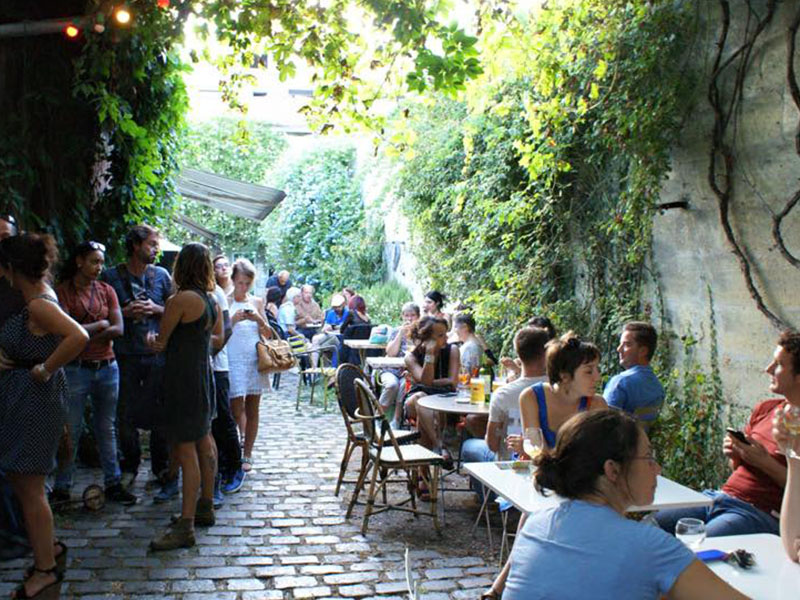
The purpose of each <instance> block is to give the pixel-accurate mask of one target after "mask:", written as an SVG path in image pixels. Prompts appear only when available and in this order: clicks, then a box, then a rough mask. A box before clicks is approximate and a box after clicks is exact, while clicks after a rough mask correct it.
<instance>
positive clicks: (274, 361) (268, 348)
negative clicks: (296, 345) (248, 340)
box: [256, 327, 295, 373]
mask: <svg viewBox="0 0 800 600" xmlns="http://www.w3.org/2000/svg"><path fill="white" fill-rule="evenodd" d="M269 332H270V338H269V339H265V338H264V336H263V335H262V336H261V339H260V340H259V341H258V342H256V352H257V353H258V372H259V373H275V372H278V371H288V370H289V369H291V368H292V367H293V366H294V365H295V359H294V355H293V354H292V347H291V346H290V345H289V342H287V341H286V340H283V339H281V336H280V335H278V332H277V331H275V330H274V329H273V328H272V327H269Z"/></svg>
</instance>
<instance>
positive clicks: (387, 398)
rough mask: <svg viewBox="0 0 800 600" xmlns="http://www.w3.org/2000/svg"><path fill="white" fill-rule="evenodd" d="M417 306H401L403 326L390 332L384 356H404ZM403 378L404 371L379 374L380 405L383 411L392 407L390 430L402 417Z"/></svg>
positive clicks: (417, 313) (408, 304)
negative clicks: (392, 414)
mask: <svg viewBox="0 0 800 600" xmlns="http://www.w3.org/2000/svg"><path fill="white" fill-rule="evenodd" d="M419 314H420V313H419V306H417V305H416V304H414V303H413V302H406V303H405V304H403V308H402V310H401V315H402V318H403V324H402V325H401V326H400V327H398V328H397V329H395V330H394V331H393V332H392V335H391V337H390V339H389V343H388V344H387V345H386V356H391V357H395V356H405V354H406V352H408V349H409V347H410V345H411V330H412V328H413V327H414V323H415V322H416V321H417V319H419ZM404 376H405V370H404V369H385V370H381V372H380V381H381V397H380V403H381V407H382V408H383V410H384V411H386V410H388V409H389V408H390V407H392V406H394V417H393V419H392V428H394V429H398V428H399V427H400V422H401V420H402V418H401V417H402V415H403V394H401V393H400V385H401V383H403V382H404V381H405V380H404Z"/></svg>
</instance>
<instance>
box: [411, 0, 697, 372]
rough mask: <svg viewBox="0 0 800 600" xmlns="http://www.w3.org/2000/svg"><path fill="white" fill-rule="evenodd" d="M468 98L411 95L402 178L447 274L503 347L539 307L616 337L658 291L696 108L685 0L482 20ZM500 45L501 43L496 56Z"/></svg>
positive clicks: (417, 221)
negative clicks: (683, 143)
mask: <svg viewBox="0 0 800 600" xmlns="http://www.w3.org/2000/svg"><path fill="white" fill-rule="evenodd" d="M482 25H483V27H484V37H482V40H484V41H485V43H486V44H487V46H486V47H483V48H481V50H482V52H483V54H484V56H486V57H487V58H486V61H485V63H486V64H485V66H486V71H487V74H486V76H484V77H482V78H481V79H479V80H478V81H477V82H476V84H475V85H474V86H471V87H470V89H469V92H468V97H469V102H468V103H467V102H458V101H454V100H450V99H447V98H441V97H440V98H438V99H437V103H436V105H435V106H434V107H433V108H427V107H425V106H424V105H423V106H419V105H411V106H409V107H408V112H409V115H410V123H409V124H408V126H407V128H406V130H405V133H404V135H405V137H404V139H405V140H408V141H410V142H411V143H410V147H411V148H412V150H411V152H407V153H406V154H405V155H403V158H402V159H401V169H400V175H399V178H398V181H397V185H396V192H395V193H396V194H397V195H398V196H399V197H400V198H401V199H402V201H403V203H404V206H405V209H406V212H407V214H408V216H409V217H410V219H411V222H412V233H413V236H414V243H415V247H416V251H415V254H416V256H417V257H418V258H419V260H420V261H421V263H422V265H423V267H424V268H425V270H426V273H427V275H428V277H429V280H430V284H431V285H432V286H433V287H437V288H443V289H444V291H446V292H448V293H449V294H450V295H451V296H452V297H454V298H457V299H460V300H462V301H465V302H466V303H467V304H470V305H472V306H473V307H474V309H475V311H476V313H477V316H478V320H479V322H480V323H482V324H483V325H484V327H485V330H484V332H485V333H486V335H487V336H488V337H489V339H490V343H491V344H492V345H493V346H495V347H496V348H500V347H501V346H503V345H504V344H505V345H506V346H507V345H508V344H509V341H510V340H511V339H512V337H513V332H514V331H515V330H516V329H517V328H518V327H519V326H520V325H521V324H522V323H524V322H525V321H527V319H528V318H530V317H531V316H532V315H534V314H546V315H548V316H550V317H552V318H554V319H555V320H556V321H557V322H558V324H559V325H560V326H561V327H562V328H567V327H568V328H574V329H576V330H578V331H580V332H581V333H582V334H583V335H585V336H586V337H587V338H589V339H592V340H594V341H596V342H598V343H599V344H600V345H601V346H602V348H603V350H604V362H603V367H604V368H605V370H606V372H610V371H612V370H614V369H615V368H616V358H615V354H614V352H613V349H614V348H615V346H616V340H617V338H618V335H619V328H620V325H621V323H622V322H623V321H625V320H627V319H631V318H635V317H646V316H647V315H648V314H649V311H650V306H649V305H648V304H647V302H646V301H645V300H643V296H644V294H643V289H644V286H645V285H646V284H647V280H648V275H647V265H648V259H649V256H650V243H651V223H652V218H651V217H652V210H653V207H654V204H655V200H656V199H657V197H658V193H659V189H660V185H661V182H662V180H663V178H664V176H665V175H666V173H667V172H668V170H669V152H670V147H671V145H672V144H673V143H674V141H675V139H676V136H677V134H678V131H679V130H680V126H681V119H682V117H683V115H684V114H685V112H686V110H687V104H688V100H687V99H688V98H689V97H690V89H691V82H692V73H691V72H690V71H689V70H688V69H686V68H685V66H684V62H683V60H682V52H683V49H684V48H685V46H686V42H687V39H689V38H688V36H690V35H691V31H692V26H691V19H690V15H689V14H688V13H687V8H686V7H685V6H684V5H683V4H681V3H675V2H672V1H661V2H650V1H640V2H604V1H600V0H596V1H594V0H583V1H581V2H578V1H572V0H561V1H559V2H550V3H547V5H546V6H545V7H543V8H541V9H540V10H539V11H538V12H536V13H535V14H534V15H531V16H529V15H519V14H514V15H511V16H509V15H508V14H507V13H504V14H503V18H502V21H501V22H498V21H497V20H495V21H492V19H491V18H489V17H488V16H487V17H486V18H485V19H484V20H483V22H482ZM488 57H492V58H491V59H489V58H488Z"/></svg>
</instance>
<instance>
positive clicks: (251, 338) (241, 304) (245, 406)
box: [227, 258, 269, 472]
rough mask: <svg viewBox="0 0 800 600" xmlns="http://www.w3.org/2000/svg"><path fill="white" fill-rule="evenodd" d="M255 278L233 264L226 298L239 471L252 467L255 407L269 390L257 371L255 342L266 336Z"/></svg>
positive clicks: (243, 265) (244, 264)
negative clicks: (253, 291) (239, 447)
mask: <svg viewBox="0 0 800 600" xmlns="http://www.w3.org/2000/svg"><path fill="white" fill-rule="evenodd" d="M255 278H256V268H255V267H254V266H253V263H251V262H250V261H249V260H247V259H246V258H240V259H238V260H237V261H236V262H235V263H233V276H232V279H233V293H232V294H231V295H230V296H228V304H229V305H230V314H231V325H232V326H233V334H232V335H231V338H230V340H228V345H227V350H228V364H229V368H230V372H229V373H230V383H231V389H230V393H229V397H230V399H231V411H232V412H233V418H234V419H235V420H236V423H237V425H238V426H239V434H240V435H241V436H242V437H243V438H244V443H243V444H242V454H243V456H242V470H243V471H245V472H248V471H250V469H251V468H252V465H253V461H252V458H251V457H252V455H253V445H254V444H255V441H256V435H258V406H259V402H260V401H261V393H262V392H263V391H264V390H265V389H269V377H268V376H267V374H266V373H263V374H262V373H259V372H258V354H257V353H256V342H258V340H259V336H260V335H261V334H266V335H268V333H267V331H268V325H267V319H266V314H265V313H264V300H263V299H262V298H258V297H256V296H253V295H252V294H251V293H250V290H251V289H252V287H253V281H254V280H255Z"/></svg>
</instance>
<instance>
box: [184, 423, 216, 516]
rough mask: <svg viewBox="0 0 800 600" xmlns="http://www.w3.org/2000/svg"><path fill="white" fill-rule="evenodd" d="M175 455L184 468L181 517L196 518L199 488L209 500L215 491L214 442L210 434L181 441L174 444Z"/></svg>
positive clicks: (201, 493)
mask: <svg viewBox="0 0 800 600" xmlns="http://www.w3.org/2000/svg"><path fill="white" fill-rule="evenodd" d="M174 455H175V458H176V459H177V460H178V464H179V465H180V467H181V470H183V488H182V491H183V495H182V497H181V517H183V518H184V519H194V515H195V510H196V507H197V492H198V490H200V495H201V497H202V498H205V499H207V500H211V498H212V495H213V493H214V477H216V474H217V455H216V450H215V447H214V442H213V440H212V439H211V435H210V434H206V435H205V436H204V437H202V438H200V439H199V440H198V441H196V442H180V443H178V444H175V446H174Z"/></svg>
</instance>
